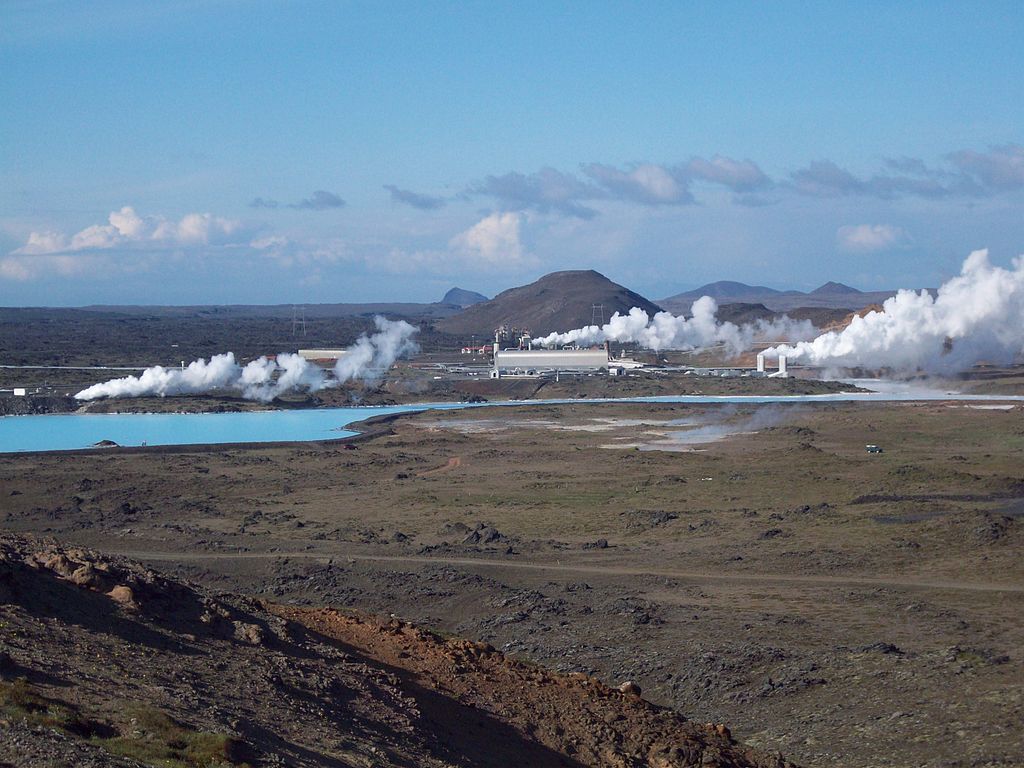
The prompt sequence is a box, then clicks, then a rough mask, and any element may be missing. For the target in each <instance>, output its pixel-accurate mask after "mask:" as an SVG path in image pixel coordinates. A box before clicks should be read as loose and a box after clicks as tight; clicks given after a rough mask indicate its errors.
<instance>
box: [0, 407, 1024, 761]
mask: <svg viewBox="0 0 1024 768" xmlns="http://www.w3.org/2000/svg"><path fill="white" fill-rule="evenodd" d="M1022 413H1024V411H1022V410H1021V406H1020V405H1011V406H1010V407H1009V409H1008V410H981V409H978V408H973V407H967V406H965V405H964V404H962V403H941V402H938V403H907V404H889V405H880V404H860V405H858V404H843V405H840V404H820V405H807V406H784V407H783V406H780V407H755V406H749V407H746V406H744V407H730V408H725V407H718V406H699V407H695V406H687V405H678V404H676V405H669V404H624V405H609V404H602V405H596V404H592V403H586V402H583V403H574V404H572V405H563V406H541V405H532V406H522V407H517V408H481V409H474V410H469V411H462V412H459V413H452V412H432V413H421V414H418V415H415V416H408V417H402V418H397V419H391V420H389V421H388V423H386V424H383V425H377V428H378V431H377V432H376V434H375V435H373V436H364V437H363V438H362V439H361V441H360V442H359V444H358V446H359V447H358V450H348V449H346V448H345V446H344V445H343V444H340V443H337V442H332V443H323V444H316V443H314V444H301V445H274V446H264V447H260V448H243V447H238V446H219V447H217V446H215V447H206V448H196V447H187V448H179V449H175V450H173V451H155V450H154V451H147V450H136V451H124V450H121V449H110V450H109V451H104V452H83V453H81V454H74V455H67V454H57V455H46V454H37V455H8V456H0V500H2V502H3V503H2V505H0V526H3V527H4V528H6V529H8V530H15V531H22V532H33V533H36V534H45V535H52V536H56V537H58V538H59V539H60V540H62V541H65V542H68V543H69V545H70V544H74V545H76V546H89V547H93V548H96V549H102V550H104V551H107V552H119V553H122V554H130V555H131V556H132V557H134V558H135V559H138V560H142V561H143V562H146V563H150V564H152V565H153V567H155V568H158V569H160V570H161V571H163V572H165V573H167V574H169V575H173V576H174V577H175V579H178V578H187V579H189V580H191V581H194V582H197V583H201V584H203V585H204V587H205V588H206V589H209V590H213V591H215V592H231V593H240V594H246V595H251V596H254V597H255V598H258V599H259V600H266V601H273V602H274V603H277V604H286V605H288V606H291V607H298V606H306V607H311V608H316V607H321V606H333V607H335V608H337V609H338V610H342V611H345V612H348V611H360V612H363V613H365V614H382V615H385V616H387V615H390V614H395V615H396V616H398V617H400V618H401V619H402V621H411V622H414V623H415V624H416V626H419V627H424V628H429V629H430V630H434V631H439V632H444V633H451V634H455V635H457V636H460V637H467V638H471V639H472V640H473V641H474V642H482V643H489V644H490V645H492V646H494V647H495V648H496V649H498V650H499V651H501V652H502V653H504V654H506V655H507V656H511V657H513V658H515V659H520V660H522V661H524V662H527V663H535V664H543V665H544V666H546V667H547V668H549V669H551V670H553V671H554V672H557V673H559V674H566V675H568V674H572V673H583V674H585V675H587V676H589V677H596V678H598V679H599V680H602V681H604V683H605V684H607V685H609V686H611V687H615V686H618V685H619V684H620V683H622V682H624V681H633V682H635V683H636V684H638V685H639V686H641V687H642V689H643V695H644V697H645V698H646V699H648V700H649V701H651V702H653V703H655V704H658V705H662V706H665V707H668V708H670V709H671V710H673V711H675V712H677V713H682V714H683V715H684V716H686V717H688V718H690V719H691V720H692V721H696V722H707V721H714V722H723V723H727V724H728V725H729V728H730V729H731V731H732V734H733V736H734V737H735V738H736V739H737V740H739V741H741V742H743V743H746V744H751V745H752V746H754V747H756V748H759V749H761V750H764V751H766V752H768V753H774V752H775V751H781V752H782V753H783V754H785V755H786V756H787V758H788V759H791V760H793V761H795V762H797V763H800V764H802V765H809V766H820V767H822V768H824V766H833V765H844V766H911V765H913V766H927V767H928V768H940V767H941V768H950V767H951V766H966V765H976V766H1007V765H1020V764H1024V738H1022V734H1021V730H1020V727H1019V725H1020V722H1021V721H1022V719H1024V696H1022V694H1021V692H1022V691H1024V657H1022V656H1021V651H1020V649H1021V648H1024V625H1022V624H1021V621H1020V616H1021V615H1022V612H1024V593H1022V591H1021V588H1022V585H1024V566H1022V563H1024V560H1022V558H1021V554H1022V552H1024V519H1022V514H1024V507H1022V506H1021V505H1022V503H1024V475H1022V473H1021V467H1024V430H1022V426H1021V424H1022V421H1021V415H1022ZM687 424H689V425H691V426H693V425H694V424H697V425H699V424H710V425H718V426H722V427H725V428H730V429H732V430H733V431H732V433H731V436H729V437H724V438H723V439H721V440H719V441H717V442H711V443H707V444H703V445H693V446H689V450H686V451H675V452H670V451H664V450H650V451H648V450H638V449H634V448H627V447H624V446H628V445H633V444H636V445H648V444H650V443H654V442H658V441H659V440H662V439H664V437H665V433H667V432H671V431H672V430H683V431H685V430H687V429H690V428H691V427H688V426H687ZM726 431H728V429H727V430H726ZM867 443H874V444H879V445H882V446H883V447H884V449H885V452H884V453H882V454H867V453H866V452H865V449H864V446H865V444H867ZM602 446H614V447H607V448H606V447H602ZM455 456H457V457H459V458H460V459H461V465H460V466H459V468H458V469H456V470H453V471H445V472H440V473H432V474H427V475H425V476H421V473H424V472H428V473H429V472H431V471H432V470H435V469H438V468H442V467H445V466H447V462H448V461H449V460H450V459H452V458H453V457H455ZM247 610H249V609H247ZM19 626H21V627H23V629H24V632H25V635H24V639H23V641H22V642H23V643H24V644H26V645H27V644H30V643H32V642H37V640H36V636H37V635H39V634H40V633H41V632H43V630H44V629H45V628H46V627H45V626H44V625H42V624H40V625H38V626H33V625H31V624H23V625H19ZM94 631H95V630H94ZM87 638H88V634H83V635H80V636H78V639H77V640H75V642H77V643H79V644H80V645H81V646H82V647H86V646H87V642H88V641H87ZM4 639H6V636H4ZM47 642H49V641H47ZM352 642H353V643H355V640H352ZM42 647H43V648H44V649H49V650H47V652H48V653H52V652H53V648H54V647H55V646H54V647H51V646H49V645H45V644H44V645H43V646H42ZM220 648H222V650H223V649H226V648H227V646H223V647H220ZM222 650H218V651H211V654H212V655H216V654H217V653H221V652H222ZM223 652H225V653H226V650H223ZM98 653H100V654H102V655H103V657H104V658H106V655H107V654H108V653H113V650H112V649H108V648H106V647H105V646H103V647H100V649H99V651H98ZM367 653H369V652H368V651H367ZM242 661H243V662H245V661H246V659H245V658H243V659H242ZM396 670H397V668H396ZM415 672H416V670H415V669H412V670H410V671H407V672H404V671H403V672H402V674H403V675H404V674H410V675H411V674H414V673H415ZM394 674H396V675H398V671H395V672H394ZM438 679H439V680H441V679H443V678H442V677H438ZM139 690H140V691H142V692H144V693H145V692H148V691H150V689H149V688H140V689H139ZM216 692H219V689H218V688H216V687H211V691H210V693H209V695H210V696H211V697H212V696H213V694H214V693H216ZM146 695H149V694H148V693H146ZM161 695H162V694H160V693H159V691H156V692H154V693H153V697H154V701H157V702H158V703H160V702H164V699H162V698H161ZM263 695H268V694H263ZM173 712H174V713H175V714H176V716H180V717H182V718H185V717H186V715H188V714H189V709H188V708H187V707H178V708H177V709H174V710H173ZM190 722H193V724H194V725H196V726H197V727H199V726H202V725H203V723H202V722H200V721H198V720H197V721H190ZM209 727H211V728H212V727H213V725H210V726H209ZM296 738H297V737H296Z"/></svg>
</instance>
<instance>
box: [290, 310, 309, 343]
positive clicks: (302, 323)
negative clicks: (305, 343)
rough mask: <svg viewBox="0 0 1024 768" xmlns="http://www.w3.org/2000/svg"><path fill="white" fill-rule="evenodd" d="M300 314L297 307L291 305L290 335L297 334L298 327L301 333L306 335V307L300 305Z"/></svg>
mask: <svg viewBox="0 0 1024 768" xmlns="http://www.w3.org/2000/svg"><path fill="white" fill-rule="evenodd" d="M301 312H302V314H301V316H300V314H299V308H298V307H296V306H294V305H292V336H298V334H299V328H301V329H302V335H303V336H305V335H306V308H305V307H302V310H301Z"/></svg>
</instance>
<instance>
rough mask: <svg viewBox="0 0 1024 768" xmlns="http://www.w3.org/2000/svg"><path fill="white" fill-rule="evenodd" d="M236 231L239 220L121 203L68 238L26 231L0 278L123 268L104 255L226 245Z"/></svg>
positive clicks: (0, 262)
mask: <svg viewBox="0 0 1024 768" xmlns="http://www.w3.org/2000/svg"><path fill="white" fill-rule="evenodd" d="M242 234H244V233H243V232H242V225H241V224H240V223H239V222H237V221H233V220H231V219H223V218H220V217H218V216H213V215H212V214H209V213H189V214H186V215H185V216H183V217H182V218H181V219H180V220H178V221H174V220H171V219H167V218H165V217H163V216H140V215H139V214H137V213H136V212H135V209H134V208H132V207H131V206H127V205H126V206H125V207H123V208H121V209H120V210H118V211H114V212H112V213H111V214H110V216H108V217H107V223H106V224H93V225H91V226H88V227H86V228H85V229H82V230H80V231H78V232H76V233H74V234H73V235H71V236H70V237H69V236H68V235H65V234H62V233H59V232H50V231H41V232H31V233H30V234H29V236H28V239H27V240H26V242H25V244H24V245H23V246H21V247H20V248H17V249H15V250H13V251H11V252H10V253H9V254H8V255H7V256H6V257H4V258H3V259H0V279H6V280H18V281H26V280H33V279H35V278H41V277H55V276H56V277H70V276H74V275H80V274H92V273H99V272H103V271H109V270H111V269H116V268H118V267H119V266H120V267H121V268H126V265H125V264H120V265H118V264H117V262H115V261H113V260H112V259H110V258H108V257H106V256H104V254H109V253H113V252H116V251H117V250H118V249H129V248H130V249H132V250H133V251H144V252H149V253H159V252H160V251H161V250H167V249H170V248H185V247H202V246H210V245H226V244H231V243H233V242H235V241H236V240H237V239H238V238H237V237H236V236H237V235H242Z"/></svg>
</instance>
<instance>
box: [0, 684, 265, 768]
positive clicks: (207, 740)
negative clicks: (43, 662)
mask: <svg viewBox="0 0 1024 768" xmlns="http://www.w3.org/2000/svg"><path fill="white" fill-rule="evenodd" d="M0 717H3V718H16V719H19V720H25V721H27V722H29V723H30V724H32V725H37V726H43V727H46V728H55V729H57V730H61V731H64V732H65V733H67V734H68V735H71V736H77V737H79V738H87V739H89V741H90V742H91V743H92V744H94V745H96V746H98V747H100V748H101V749H103V750H104V751H106V752H109V753H110V754H113V755H120V756H122V757H128V758H131V759H133V760H138V761H139V762H141V763H145V764H146V765H151V766H154V768H229V767H230V768H244V766H245V765H246V764H245V763H242V762H240V761H239V759H238V751H239V746H240V745H239V743H238V742H237V741H236V740H235V739H234V738H232V737H231V736H227V735H225V734H221V733H209V732H205V731H195V730H191V729H189V728H188V727H187V726H184V725H182V724H181V723H178V722H177V721H176V720H174V719H173V718H171V717H170V716H169V715H167V714H166V713H164V712H161V711H160V710H159V709H156V708H154V707H151V706H147V705H143V704H128V705H127V706H125V708H124V709H123V710H122V711H120V712H118V713H116V715H115V719H116V720H117V721H118V722H123V723H124V725H123V726H122V727H120V728H119V729H115V728H113V727H111V726H106V725H102V724H100V723H96V722H93V721H90V720H88V719H86V718H84V717H82V716H81V715H80V714H79V712H78V710H77V709H76V708H75V707H73V706H71V705H70V704H67V703H65V702H60V701H55V700H53V699H48V698H46V697H45V696H43V695H42V694H40V693H39V691H38V690H37V689H36V688H34V687H33V686H32V685H31V684H30V683H29V682H28V681H27V680H25V679H24V678H19V679H17V680H12V681H7V682H3V681H0Z"/></svg>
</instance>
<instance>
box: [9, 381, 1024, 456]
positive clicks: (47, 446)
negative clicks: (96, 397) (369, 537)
mask: <svg viewBox="0 0 1024 768" xmlns="http://www.w3.org/2000/svg"><path fill="white" fill-rule="evenodd" d="M857 383H858V384H861V385H862V386H868V387H871V388H872V389H874V390H875V391H874V392H870V393H842V394H831V395H790V396H774V397H761V396H703V395H682V396H672V397H636V398H622V399H616V400H600V399H586V400H528V401H510V402H501V403H490V404H486V405H500V406H506V407H510V406H515V405H557V404H564V403H583V404H586V403H593V404H595V405H596V406H599V405H600V404H601V403H609V402H619V403H621V402H636V403H693V404H705V405H706V404H716V403H721V404H725V403H733V404H746V405H757V404H799V403H804V404H807V403H837V402H896V401H901V402H902V401H917V400H933V401H934V400H953V401H966V402H989V403H996V402H998V403H1007V404H1011V403H1020V402H1024V396H1019V395H1018V396H1002V395H962V394H957V393H951V392H945V391H940V390H932V389H922V388H920V387H913V386H907V385H892V384H891V383H889V382H878V381H874V380H872V381H858V382H857ZM472 407H485V406H483V405H467V404H463V403H423V404H415V405H397V406H382V407H358V408H321V409H309V410H290V411H252V412H246V413H201V414H192V413H152V414H78V413H73V414H52V415H42V416H5V417H2V418H0V453H11V452H20V451H68V450H76V449H80V448H89V447H91V446H92V445H94V444H95V443H98V442H100V441H101V440H112V441H113V442H115V443H117V444H118V445H122V446H141V445H143V444H146V445H199V444H218V443H273V442H305V441H312V440H336V439H338V438H341V437H349V436H351V435H354V434H356V433H355V432H353V431H351V430H348V429H346V427H348V426H349V425H350V424H353V423H355V422H357V421H363V420H364V419H369V418H372V417H374V416H387V415H391V414H395V413H414V412H417V411H424V410H428V409H443V410H453V409H460V408H472Z"/></svg>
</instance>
